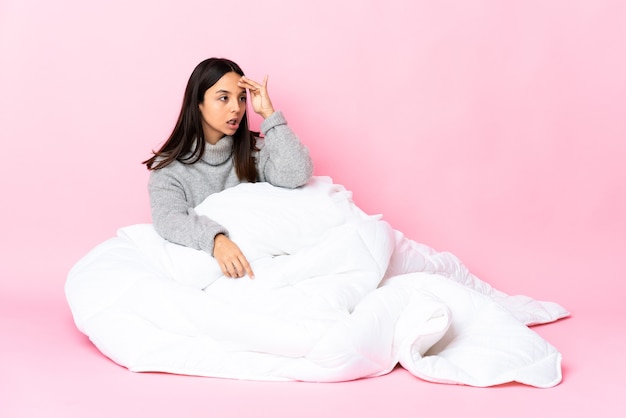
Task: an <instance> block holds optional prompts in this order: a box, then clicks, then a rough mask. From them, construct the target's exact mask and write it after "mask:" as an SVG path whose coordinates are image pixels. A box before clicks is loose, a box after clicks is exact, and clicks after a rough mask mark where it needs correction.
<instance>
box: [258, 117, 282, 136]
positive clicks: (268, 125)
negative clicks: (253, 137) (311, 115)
mask: <svg viewBox="0 0 626 418" xmlns="http://www.w3.org/2000/svg"><path fill="white" fill-rule="evenodd" d="M286 124H287V119H285V116H284V115H283V112H281V111H276V112H274V113H272V114H271V115H270V116H269V117H268V118H267V119H265V120H264V121H263V122H261V133H262V134H263V135H267V131H269V130H270V129H272V128H273V127H275V126H278V125H286Z"/></svg>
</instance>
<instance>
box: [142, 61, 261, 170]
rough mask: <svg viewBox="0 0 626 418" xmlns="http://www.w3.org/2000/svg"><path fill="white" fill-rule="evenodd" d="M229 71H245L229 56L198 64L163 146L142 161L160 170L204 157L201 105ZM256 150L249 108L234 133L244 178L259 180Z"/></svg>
mask: <svg viewBox="0 0 626 418" xmlns="http://www.w3.org/2000/svg"><path fill="white" fill-rule="evenodd" d="M229 72H235V73H237V74H239V75H241V76H243V75H244V73H243V71H242V70H241V68H240V67H239V66H238V65H237V64H235V63H234V62H232V61H230V60H227V59H225V58H209V59H207V60H204V61H202V62H201V63H200V64H198V65H197V66H196V68H195V69H194V70H193V72H192V73H191V76H190V77H189V81H188V82H187V87H186V88H185V95H184V97H183V104H182V107H181V109H180V114H179V116H178V121H177V122H176V125H175V126H174V130H173V131H172V133H171V135H170V136H169V138H168V139H167V141H165V143H164V144H163V145H162V146H161V148H160V149H159V150H158V151H156V152H155V151H152V153H153V154H154V155H153V156H152V157H151V158H149V159H147V160H146V161H144V162H142V164H145V165H146V167H147V168H148V170H158V169H160V168H163V167H166V166H168V165H169V164H171V163H172V162H174V161H180V162H181V163H183V164H194V163H196V162H198V161H199V160H200V158H202V155H203V154H204V150H205V148H206V143H205V138H204V131H203V129H202V115H201V113H200V109H199V105H200V103H202V102H203V101H204V93H205V92H206V91H207V90H208V89H209V88H211V86H213V85H214V84H215V83H217V81H218V80H219V79H220V78H222V76H224V74H226V73H229ZM256 150H257V148H256V138H255V135H254V133H252V132H250V129H249V128H248V114H247V112H246V113H245V114H244V116H243V118H242V120H241V123H240V124H239V128H238V129H237V131H236V132H235V134H234V135H233V159H234V165H235V172H236V173H237V177H239V179H240V180H247V181H249V182H254V181H256V180H257V177H258V173H257V169H256V164H255V158H254V156H253V152H254V151H256Z"/></svg>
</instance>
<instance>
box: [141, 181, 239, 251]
mask: <svg viewBox="0 0 626 418" xmlns="http://www.w3.org/2000/svg"><path fill="white" fill-rule="evenodd" d="M168 171H169V170H166V169H159V170H155V171H152V172H151V173H150V180H149V181H148V192H149V194H150V206H151V210H152V222H153V224H154V228H155V229H156V231H157V233H158V234H159V235H161V236H162V237H163V238H165V239H166V240H168V241H170V242H173V243H176V244H180V245H184V246H186V247H190V248H194V249H196V250H203V251H206V252H208V253H209V254H211V255H213V250H214V245H215V236H216V235H218V234H224V235H228V231H227V230H226V228H224V227H223V226H222V225H220V224H219V223H217V222H215V221H213V220H212V219H210V218H208V217H206V216H201V215H198V214H197V213H196V212H195V211H194V209H193V206H192V205H191V203H190V202H188V201H187V199H186V197H185V190H184V187H183V185H182V184H181V183H180V181H178V180H177V179H176V177H175V176H174V175H172V174H171V173H169V172H168Z"/></svg>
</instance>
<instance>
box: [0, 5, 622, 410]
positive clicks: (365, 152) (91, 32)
mask: <svg viewBox="0 0 626 418" xmlns="http://www.w3.org/2000/svg"><path fill="white" fill-rule="evenodd" d="M625 51H626V3H624V2H622V1H618V0H616V1H609V0H604V1H602V0H576V1H573V0H552V1H546V0H528V1H508V2H503V1H498V0H482V1H480V0H474V1H464V0H445V1H436V2H434V1H422V0H385V1H376V0H372V1H361V0H345V1H337V0H317V1H315V2H308V3H303V2H296V1H286V0H282V1H281V0H265V1H258V0H241V1H238V2H227V1H222V2H214V1H201V0H176V1H174V0H170V1H158V2H155V1H149V0H135V1H126V0H124V1H122V0H112V1H108V2H100V3H93V2H85V1H79V0H57V1H55V2H45V1H43V0H0V60H1V61H0V140H1V142H0V144H1V146H2V147H1V152H2V155H3V157H4V158H3V161H2V164H1V165H0V170H1V171H0V185H1V188H0V190H2V192H3V194H4V197H3V198H2V202H3V203H2V209H1V215H2V216H1V217H0V222H1V224H0V232H1V238H0V313H1V314H2V316H1V317H0V320H1V322H0V331H1V332H2V334H0V335H2V338H3V340H4V341H2V350H3V351H4V352H5V353H8V354H9V355H8V356H7V355H3V356H2V357H3V359H2V360H1V361H0V366H1V367H2V370H0V376H2V377H0V405H4V408H5V409H6V411H9V412H10V415H7V416H31V415H29V414H30V413H32V416H35V415H38V414H37V413H35V412H34V411H35V410H36V409H33V408H36V406H35V405H32V402H29V401H27V400H28V399H30V398H29V396H30V395H29V394H32V393H33V391H36V392H38V393H46V394H47V395H43V399H44V402H43V403H41V405H43V407H42V408H44V410H46V411H48V412H50V411H55V412H54V413H56V412H58V415H54V413H53V414H52V415H49V414H48V415H47V416H69V415H68V414H70V413H71V412H76V413H77V415H76V416H85V415H84V413H85V411H91V409H90V408H91V407H94V408H96V406H97V408H96V409H97V410H98V411H101V412H102V413H103V416H109V415H111V414H113V412H114V411H115V414H117V415H118V416H123V415H119V414H120V413H122V412H120V411H131V412H132V411H135V412H137V411H138V410H140V408H142V409H141V410H142V411H143V410H145V408H148V409H149V408H150V407H152V408H156V409H155V410H154V411H153V414H152V416H159V415H158V413H159V412H161V413H164V415H163V416H175V415H176V412H174V411H183V410H178V409H176V408H177V405H182V404H184V405H186V406H185V407H186V408H191V409H185V410H184V411H187V412H185V413H182V414H181V415H180V416H192V411H203V410H204V411H206V409H202V408H203V405H204V408H206V407H207V404H210V403H211V402H213V408H217V409H218V410H221V411H228V410H230V411H231V413H233V411H234V410H233V409H229V408H235V404H236V405H237V406H236V408H240V409H237V411H239V410H241V411H243V412H242V414H244V415H246V414H248V415H249V414H252V413H253V412H252V411H257V412H258V408H266V409H267V408H270V409H271V407H272V405H274V407H275V408H277V407H276V405H277V404H276V402H278V403H279V404H281V405H282V407H285V408H287V412H285V414H286V415H285V416H294V415H293V414H295V413H296V412H294V411H295V409H293V408H297V405H307V402H309V403H310V404H311V405H313V406H311V407H306V408H304V407H303V408H304V409H302V410H298V412H297V414H299V415H300V416H303V414H304V415H306V413H305V412H306V411H308V412H309V413H311V414H313V415H311V416H315V415H319V413H321V411H323V410H324V406H323V405H324V403H321V404H320V403H319V398H316V396H320V397H322V398H323V399H327V400H328V402H329V403H328V405H330V406H329V408H331V406H332V407H333V408H335V410H336V411H338V412H337V413H338V415H344V413H345V412H346V411H350V410H352V409H350V408H359V407H362V408H363V409H361V410H360V413H361V415H362V416H366V415H368V414H373V413H374V412H376V413H377V414H378V413H382V412H381V411H387V412H385V413H395V414H396V416H398V415H402V413H408V412H409V411H411V410H412V406H411V405H413V403H412V401H411V402H408V401H407V400H410V399H412V398H411V397H413V396H417V395H415V394H416V393H418V394H419V393H421V394H422V395H420V396H424V394H425V393H433V394H434V395H432V396H426V397H425V398H424V399H422V400H421V401H422V402H428V405H430V406H431V409H432V408H435V407H436V406H437V405H439V406H438V408H439V409H438V410H439V411H440V412H442V411H443V409H442V408H444V409H445V408H449V410H450V411H453V409H454V408H455V407H457V408H462V409H463V410H464V411H465V412H467V413H470V412H472V410H471V408H470V409H469V410H468V409H467V408H466V407H467V405H464V404H463V402H460V404H458V405H451V404H450V403H449V402H448V401H443V402H442V399H446V398H447V397H448V396H454V397H455V398H456V399H467V402H472V403H474V402H475V401H478V402H479V404H480V401H481V400H483V401H484V400H488V401H489V402H492V404H493V405H498V402H495V403H494V400H493V399H491V397H492V395H489V394H494V395H496V394H497V399H500V400H501V401H500V402H502V404H501V405H502V407H505V406H504V405H507V403H506V400H511V399H518V398H517V396H519V394H520V393H523V394H527V395H528V396H532V397H533V398H529V399H532V402H530V403H531V404H533V405H534V406H535V407H537V408H554V410H555V411H557V410H558V411H561V412H563V409H562V408H563V404H561V403H560V402H555V399H556V400H558V399H562V400H563V401H565V400H566V399H567V402H569V405H570V407H571V408H572V411H571V412H572V413H574V414H575V413H576V412H581V411H582V410H584V408H585V406H587V407H589V408H591V405H595V406H594V407H597V405H604V407H606V408H608V409H607V411H609V410H610V411H614V410H615V409H614V408H613V407H614V406H615V405H616V402H617V400H616V399H615V398H614V397H613V395H615V394H617V393H621V394H623V390H624V383H623V378H620V379H619V380H617V377H619V375H622V376H623V372H624V371H626V369H625V367H624V363H623V360H621V359H622V358H623V355H622V352H621V351H622V350H623V349H626V343H625V338H626V337H625V336H624V330H625V327H624V325H623V323H622V322H621V320H620V321H618V320H617V319H614V318H618V317H623V315H624V313H626V308H625V307H624V305H625V304H624V302H623V300H624V295H625V293H626V285H625V284H624V283H625V282H626V280H625V279H626V263H625V262H624V252H625V250H626V168H625V166H624V161H626V117H625V116H624V115H625V104H626V100H625V99H626V52H625ZM209 56H225V57H228V58H231V59H233V60H235V61H237V62H238V63H239V64H240V65H241V66H242V67H243V69H244V71H245V72H246V73H247V74H248V75H249V76H250V77H251V78H254V79H258V80H260V79H262V78H263V76H264V75H265V74H269V76H270V79H269V87H270V93H271V95H272V99H273V102H274V104H275V106H276V107H277V108H280V109H282V110H283V111H284V112H285V114H286V116H287V118H288V120H289V121H290V124H291V126H292V127H293V128H294V130H295V131H296V132H297V133H298V134H299V136H300V138H301V140H302V141H303V142H304V143H306V144H307V145H308V146H309V148H310V149H311V152H312V155H313V158H314V161H315V164H316V174H317V175H329V176H331V177H332V178H333V179H334V180H335V181H336V182H338V183H341V184H344V185H345V186H346V187H347V188H348V189H350V190H352V191H353V192H354V199H355V201H356V202H357V204H359V205H360V206H361V207H362V208H363V209H364V210H365V211H367V212H369V213H382V214H384V217H385V219H387V221H389V222H390V223H391V225H392V226H393V227H394V228H396V229H398V230H400V231H403V232H404V233H405V234H406V235H407V236H409V237H410V238H412V239H415V240H417V241H420V242H423V243H426V244H429V245H431V246H433V247H435V248H437V249H439V250H447V251H451V252H453V253H454V254H456V255H457V256H459V257H460V258H461V259H462V260H463V261H464V262H465V263H466V264H467V265H468V266H469V267H470V269H471V270H472V271H474V273H476V274H477V275H479V276H480V277H481V278H483V279H484V280H486V281H488V282H490V283H492V284H493V285H494V286H496V287H498V288H500V289H501V290H504V291H507V292H509V293H522V294H528V295H531V296H533V297H536V298H539V299H545V300H554V301H557V302H559V303H561V304H563V305H565V306H566V307H567V308H568V309H570V310H571V311H572V313H573V317H572V318H571V319H568V320H565V321H562V322H561V323H558V324H553V325H549V326H545V327H539V328H538V329H537V331H538V332H540V333H541V334H542V335H545V336H546V337H547V338H548V339H549V340H550V341H551V342H552V343H553V344H555V345H556V346H557V347H558V348H559V349H561V351H562V352H563V354H564V357H565V363H564V373H565V377H564V383H562V384H561V385H560V386H559V387H557V388H555V389H550V390H548V391H539V390H531V389H528V388H523V387H520V386H518V385H510V386H505V387H504V388H494V389H485V390H475V389H471V388H463V387H449V386H442V385H433V384H428V383H424V382H421V381H418V380H417V379H415V378H413V377H411V376H409V375H408V374H407V373H405V372H404V371H402V370H397V371H395V372H394V373H392V374H391V375H389V376H386V377H384V378H379V379H373V380H371V381H362V382H352V383H345V384H338V385H330V386H329V385H314V384H292V385H291V386H290V385H285V384H269V385H268V384H262V383H258V382H236V381H225V380H220V379H197V378H187V377H180V376H164V375H150V374H149V375H134V374H132V373H130V372H127V371H125V370H123V369H120V368H117V367H115V366H113V364H112V363H110V362H108V361H107V360H105V359H104V358H103V357H102V356H101V355H100V354H99V353H98V352H97V351H96V350H95V349H94V348H93V347H92V346H91V345H90V344H89V343H88V341H87V340H86V339H85V338H84V337H83V336H82V335H80V334H79V333H78V331H76V330H75V328H74V327H73V324H72V322H71V316H70V314H69V310H68V309H67V306H66V304H65V300H64V296H63V284H64V281H65V277H66V274H67V271H68V270H69V269H70V268H71V266H72V265H73V264H74V263H75V262H76V261H77V260H78V259H79V258H80V257H82V256H83V255H84V254H85V253H86V252H87V251H89V250H90V249H91V248H92V247H93V246H95V245H96V244H98V243H100V242H102V241H104V240H106V239H108V238H109V237H112V236H114V235H115V232H116V229H117V228H119V227H121V226H125V225H129V224H134V223H144V222H150V213H149V206H148V197H147V193H146V181H147V176H148V172H147V171H146V170H145V168H144V167H143V166H142V165H140V162H141V161H142V160H144V159H146V158H147V157H149V155H150V150H151V149H154V148H156V147H158V146H159V144H160V143H161V142H162V141H163V140H164V139H165V137H166V136H167V135H168V134H169V132H170V130H171V127H172V125H173V123H174V121H175V118H176V116H177V112H178V110H179V105H180V101H181V99H182V92H183V89H184V86H185V83H186V80H187V78H188V76H189V74H190V72H191V70H192V69H193V67H194V66H195V65H196V64H197V63H198V62H199V61H201V60H202V59H204V58H207V57H209ZM259 123H260V121H259V119H258V118H256V117H253V118H252V125H253V126H254V127H258V125H259ZM612 353H615V354H614V357H619V359H617V362H618V363H614V362H613V361H612ZM33 359H35V360H33ZM76 362H78V363H76ZM620 362H621V363H620ZM51 364H52V365H54V366H51ZM616 367H618V368H617V369H616ZM7 370H8V372H7ZM68 375H69V376H72V378H70V377H67V376H68ZM72 379H75V380H72ZM59 381H61V382H63V383H64V384H65V385H66V386H67V389H61V387H64V386H59V385H58V383H59ZM374 381H375V383H372V382H374ZM84 382H89V385H88V386H85V385H84ZM598 385H603V386H598ZM138 387H139V388H143V389H136V388H138ZM172 387H174V388H179V391H177V390H176V389H172ZM599 387H602V388H603V389H602V390H599V389H598V388H599ZM90 388H93V390H91V389H90ZM120 388H122V389H120ZM123 388H127V389H128V390H130V389H129V388H135V389H133V390H138V391H140V392H137V393H134V392H133V395H132V396H131V395H130V394H129V393H130V392H128V391H126V390H125V389H123ZM111 391H113V392H111ZM205 391H208V392H213V393H215V392H218V393H220V394H221V395H220V396H218V399H217V400H215V399H214V400H212V401H209V400H208V398H207V399H204V400H202V398H201V397H200V398H198V394H202V393H206V392H205ZM381 391H382V392H383V393H386V394H387V395H385V396H389V398H390V399H393V402H394V404H393V405H391V404H389V405H387V403H386V401H382V400H381V402H380V403H377V404H375V405H376V406H374V404H372V403H371V402H373V401H371V400H370V401H369V402H370V403H368V402H363V399H368V400H369V399H374V398H375V397H374V398H372V395H371V394H370V395H368V393H370V392H371V393H379V394H380V393H381ZM428 391H431V392H428ZM238 392H244V393H246V397H247V399H249V402H250V403H249V405H248V406H249V408H250V409H249V410H248V409H245V408H247V407H248V406H242V405H241V404H239V403H237V402H235V401H233V399H236V397H235V395H234V394H235V393H238ZM68 393H72V397H71V398H67V396H68ZM150 393H152V394H157V395H158V394H159V393H167V394H169V396H171V397H172V402H171V403H166V402H165V399H166V397H163V396H156V398H155V397H151V396H149V394H150ZM253 393H256V394H257V395H256V396H257V397H254V396H255V395H252V394H253ZM259 393H262V395H259ZM284 393H291V396H292V399H295V400H296V401H297V402H300V403H297V402H296V401H294V402H295V403H294V402H292V403H291V404H290V403H284V402H283V401H281V400H280V398H279V396H282V395H280V394H284ZM399 393H401V394H406V397H405V396H404V395H402V396H400V395H398V394H399ZM574 393H576V394H577V395H573V394H574ZM583 394H584V396H583ZM309 395H310V396H309ZM509 395H510V396H511V398H507V396H509ZM579 395H580V396H582V397H584V398H585V399H587V401H586V402H582V401H580V402H581V404H580V405H579V406H576V407H574V406H572V405H576V402H577V401H576V399H582V398H581V397H580V396H579ZM333 396H335V397H336V398H333ZM350 396H352V397H353V398H354V399H353V401H354V402H357V403H356V404H355V405H353V406H349V405H347V404H346V403H344V402H348V401H349V400H350V399H351V398H350ZM266 397H267V399H266ZM493 397H494V398H495V396H493ZM2 398H5V399H2ZM144 398H145V402H144V401H141V403H138V402H139V400H143V399H144ZM116 399H117V400H118V401H117V402H108V401H107V402H105V400H116ZM192 399H195V400H196V401H195V402H196V403H195V404H194V403H193V401H191V400H192ZM269 399H273V401H272V402H273V403H271V402H270V401H269ZM316 399H317V400H316ZM340 399H343V401H342V400H340ZM357 399H358V400H360V401H357ZM550 399H551V400H550ZM438 400H439V401H438ZM98 402H100V404H99V403H98ZM190 402H191V403H190ZM233 402H235V404H233ZM281 402H283V403H281ZM402 402H405V404H403V403H402ZM407 402H408V403H407ZM27 404H28V405H29V406H27ZM140 405H141V407H140ZM508 405H511V404H510V403H508ZM282 407H281V408H282ZM2 408H3V406H0V416H4V415H2V413H1V412H2ZM133 408H134V409H133ZM167 408H170V409H167ZM193 408H196V409H193ZM220 408H221V409H220ZM236 408H235V409H236ZM241 408H243V409H241ZM289 408H292V409H291V412H289ZM316 408H317V409H316ZM320 408H321V409H320ZM394 408H395V409H394ZM450 408H451V409H450ZM581 408H583V409H581ZM611 408H613V409H611ZM622 409H623V408H622ZM433 410H434V409H433ZM592 410H593V411H596V409H589V411H592ZM168 411H169V412H168ZM246 411H247V412H246ZM315 411H317V413H313V412H315ZM342 411H343V412H342ZM476 411H477V412H480V409H476ZM516 411H517V412H519V413H521V414H522V415H520V416H524V414H526V413H528V412H529V410H526V409H524V408H520V407H517V409H516ZM131 412H129V415H132V413H131ZM81 413H82V414H83V415H81ZM92 413H93V411H91V412H90V414H92ZM224 413H226V412H224ZM324 413H326V412H324ZM451 413H452V412H451ZM155 414H156V415H155ZM273 414H274V416H277V415H276V414H277V411H276V410H274V412H273ZM199 415H201V414H200V413H199ZM586 415H587V416H588V415H589V414H586ZM600 415H602V414H600ZM89 416H96V415H89ZM371 416H375V415H371ZM390 416H391V415H390ZM500 416H502V415H500ZM509 416H514V415H509ZM526 416H527V415H526ZM582 416H585V414H583V415H582ZM604 416H609V415H606V414H605V415H604Z"/></svg>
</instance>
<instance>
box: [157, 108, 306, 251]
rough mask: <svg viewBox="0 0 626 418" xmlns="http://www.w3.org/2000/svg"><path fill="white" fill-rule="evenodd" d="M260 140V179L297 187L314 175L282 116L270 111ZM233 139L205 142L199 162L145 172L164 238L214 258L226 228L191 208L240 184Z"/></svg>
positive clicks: (300, 146)
mask: <svg viewBox="0 0 626 418" xmlns="http://www.w3.org/2000/svg"><path fill="white" fill-rule="evenodd" d="M261 133H263V135H264V136H265V139H260V138H259V139H257V148H259V151H258V152H257V153H256V154H255V156H256V165H257V171H258V173H259V179H258V180H259V181H262V182H269V183H270V184H272V185H274V186H279V187H286V188H296V187H299V186H302V185H304V184H305V183H307V182H308V181H309V180H310V178H311V176H312V173H313V163H312V161H311V157H310V156H309V151H308V149H307V148H306V147H305V146H304V145H302V143H300V141H299V140H298V138H297V137H296V135H295V134H294V133H293V131H292V130H291V128H289V126H288V125H287V121H286V120H285V118H284V116H283V114H282V113H281V112H275V113H273V114H272V115H270V116H269V117H268V118H267V119H265V120H264V121H263V123H261ZM232 152H233V138H232V137H231V136H225V137H223V138H222V139H220V140H219V141H218V142H217V143H216V144H215V145H212V144H209V143H206V149H205V152H204V154H203V155H202V158H201V159H200V160H199V161H198V162H196V163H194V164H183V163H181V162H179V161H174V162H172V163H171V164H169V165H168V166H166V167H163V168H160V169H158V170H154V171H152V172H151V173H150V179H149V181H148V191H149V193H150V205H151V208H152V221H153V225H154V228H155V229H156V231H157V232H158V233H159V235H161V236H162V237H163V238H165V239H166V240H168V241H170V242H174V243H176V244H181V245H184V246H187V247H191V248H195V249H197V250H204V251H207V252H208V253H209V254H211V255H212V254H213V244H214V240H215V236H216V235H217V234H226V235H228V230H227V229H226V228H225V227H224V226H223V225H220V224H219V223H217V222H215V221H213V220H212V219H210V218H208V217H206V216H201V215H198V214H197V213H196V212H195V211H194V207H195V206H197V205H198V204H200V203H201V202H202V201H203V200H204V199H206V198H207V197H208V196H209V195H211V194H213V193H217V192H220V191H222V190H224V189H227V188H229V187H233V186H236V185H237V184H239V183H241V180H240V179H239V178H238V177H237V174H236V172H235V166H234V163H233V155H232Z"/></svg>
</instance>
